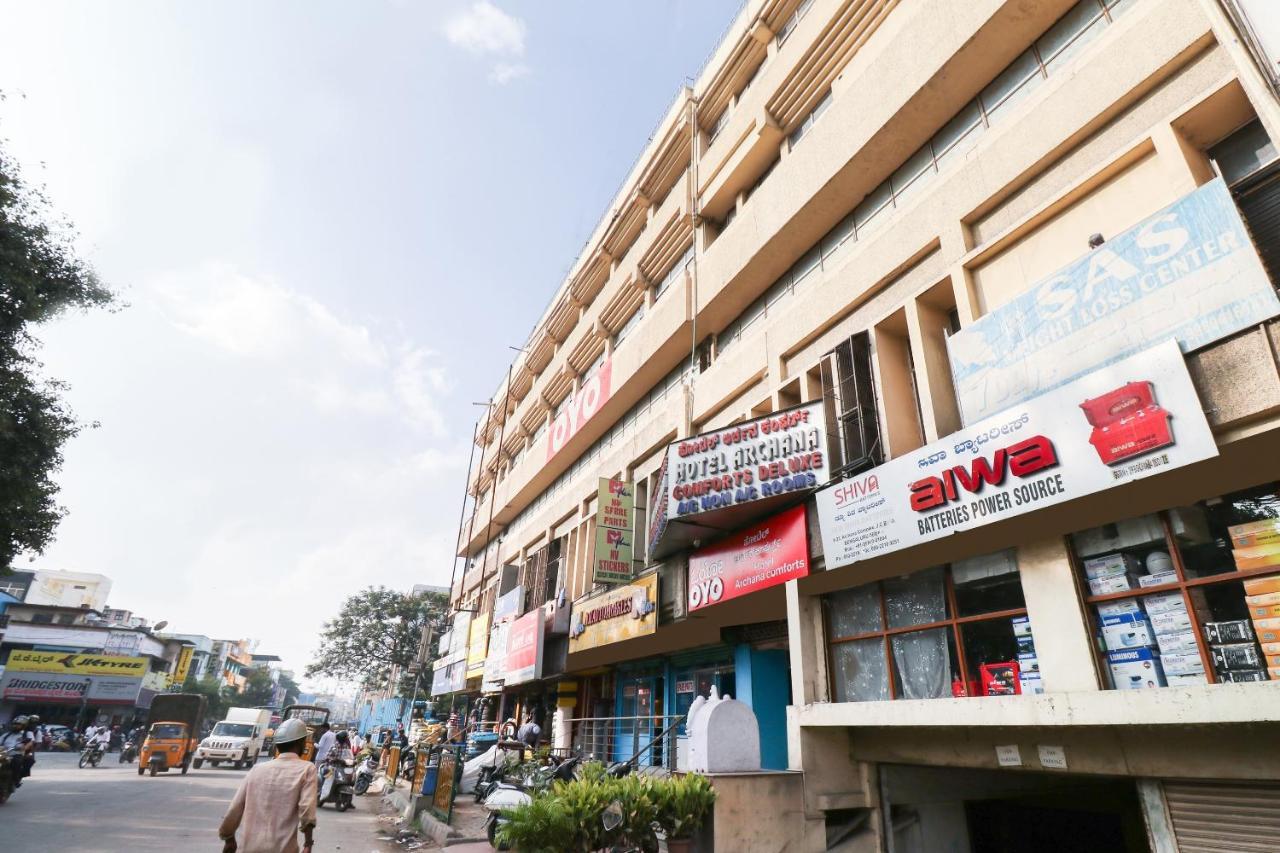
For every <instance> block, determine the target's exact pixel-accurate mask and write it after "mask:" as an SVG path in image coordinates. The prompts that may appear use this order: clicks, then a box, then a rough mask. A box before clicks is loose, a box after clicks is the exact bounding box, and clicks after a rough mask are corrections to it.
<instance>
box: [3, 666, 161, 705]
mask: <svg viewBox="0 0 1280 853" xmlns="http://www.w3.org/2000/svg"><path fill="white" fill-rule="evenodd" d="M141 687H142V679H141V678H120V677H114V676H84V675H69V674H66V673H41V672H12V671H6V672H5V675H4V678H3V679H0V699H3V700H5V701H21V702H57V703H63V702H80V701H81V700H83V699H86V698H87V699H88V700H89V701H93V702H99V703H102V704H117V705H132V704H133V703H134V701H135V700H136V699H137V698H138V691H139V690H140V689H141ZM86 691H87V693H88V695H87V696H86V695H85V694H86Z"/></svg>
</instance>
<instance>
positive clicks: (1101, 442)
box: [1080, 382, 1173, 465]
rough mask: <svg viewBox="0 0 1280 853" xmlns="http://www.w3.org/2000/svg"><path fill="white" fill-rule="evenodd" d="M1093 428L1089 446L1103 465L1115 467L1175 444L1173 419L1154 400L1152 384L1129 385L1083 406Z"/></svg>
mask: <svg viewBox="0 0 1280 853" xmlns="http://www.w3.org/2000/svg"><path fill="white" fill-rule="evenodd" d="M1080 408H1081V409H1083V410H1084V416H1085V418H1086V419H1088V421H1089V423H1090V424H1091V425H1092V426H1093V433H1092V434H1091V435H1090V436H1089V443H1090V444H1092V445H1093V449H1094V450H1096V451H1098V457H1099V458H1100V459H1102V461H1103V463H1104V464H1107V465H1115V464H1118V463H1120V462H1123V461H1124V460H1126V459H1131V458H1133V457H1134V456H1141V455H1142V454H1144V453H1150V452H1151V451H1152V450H1158V449H1159V448H1161V447H1167V446H1168V445H1170V444H1173V430H1172V428H1171V427H1170V425H1169V422H1170V421H1171V420H1172V418H1173V416H1172V415H1170V414H1169V413H1168V412H1167V411H1165V410H1164V409H1162V408H1161V407H1160V405H1159V404H1158V403H1157V402H1156V399H1155V388H1154V387H1153V386H1152V384H1151V383H1150V382H1129V383H1127V384H1125V385H1121V386H1120V387H1119V388H1117V389H1115V390H1114V391H1108V392H1107V393H1106V394H1103V395H1102V396H1101V397H1094V398H1093V399H1091V400H1085V401H1084V402H1083V403H1081V404H1080Z"/></svg>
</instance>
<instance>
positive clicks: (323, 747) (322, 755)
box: [315, 723, 334, 767]
mask: <svg viewBox="0 0 1280 853" xmlns="http://www.w3.org/2000/svg"><path fill="white" fill-rule="evenodd" d="M316 734H317V735H319V737H318V738H316V754H315V761H316V766H317V767H319V766H320V765H321V764H324V760H325V759H326V758H328V757H329V750H331V749H333V740H334V734H333V731H332V730H331V729H330V728H329V724H328V723H321V724H320V728H318V729H316Z"/></svg>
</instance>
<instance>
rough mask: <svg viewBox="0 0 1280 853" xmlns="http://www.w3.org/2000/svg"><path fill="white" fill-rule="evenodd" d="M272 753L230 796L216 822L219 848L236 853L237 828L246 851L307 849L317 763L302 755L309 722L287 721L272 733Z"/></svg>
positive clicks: (278, 852) (275, 852)
mask: <svg viewBox="0 0 1280 853" xmlns="http://www.w3.org/2000/svg"><path fill="white" fill-rule="evenodd" d="M275 747H276V757H275V758H274V759H272V760H271V761H267V762H264V763H261V764H258V765H257V766H255V767H254V768H253V769H252V770H250V771H249V775H248V776H246V777H245V780H244V782H242V783H241V784H240V788H239V789H238V790H237V791H236V795H235V798H234V799H232V800H231V807H230V808H228V809H227V814H226V816H225V817H223V818H222V823H221V825H219V827H218V837H219V838H221V839H222V842H223V847H222V851H223V853H236V850H237V849H238V846H237V844H236V831H237V830H240V829H243V832H242V833H241V838H243V839H244V848H243V850H244V853H299V848H298V832H302V837H303V844H302V850H303V851H306V853H310V851H311V848H312V845H313V844H314V843H315V838H314V837H313V835H312V830H314V829H315V825H316V767H315V765H314V764H311V763H309V762H306V761H303V760H302V753H303V751H304V750H305V749H306V748H307V727H306V725H305V724H304V723H303V722H302V721H301V720H297V719H292V720H285V721H284V722H283V723H281V724H280V726H279V728H277V729H276V733H275Z"/></svg>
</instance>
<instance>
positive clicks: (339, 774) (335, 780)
mask: <svg viewBox="0 0 1280 853" xmlns="http://www.w3.org/2000/svg"><path fill="white" fill-rule="evenodd" d="M355 766H356V762H355V760H354V759H351V758H330V759H329V760H328V761H326V762H325V766H324V769H323V770H321V771H320V772H321V779H320V793H319V794H318V796H317V798H316V807H317V808H319V807H323V806H324V804H325V803H333V804H334V806H336V807H337V809H338V811H340V812H345V811H346V810H347V809H349V808H351V806H352V802H351V800H352V794H353V792H354V790H355V775H356V771H355Z"/></svg>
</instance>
